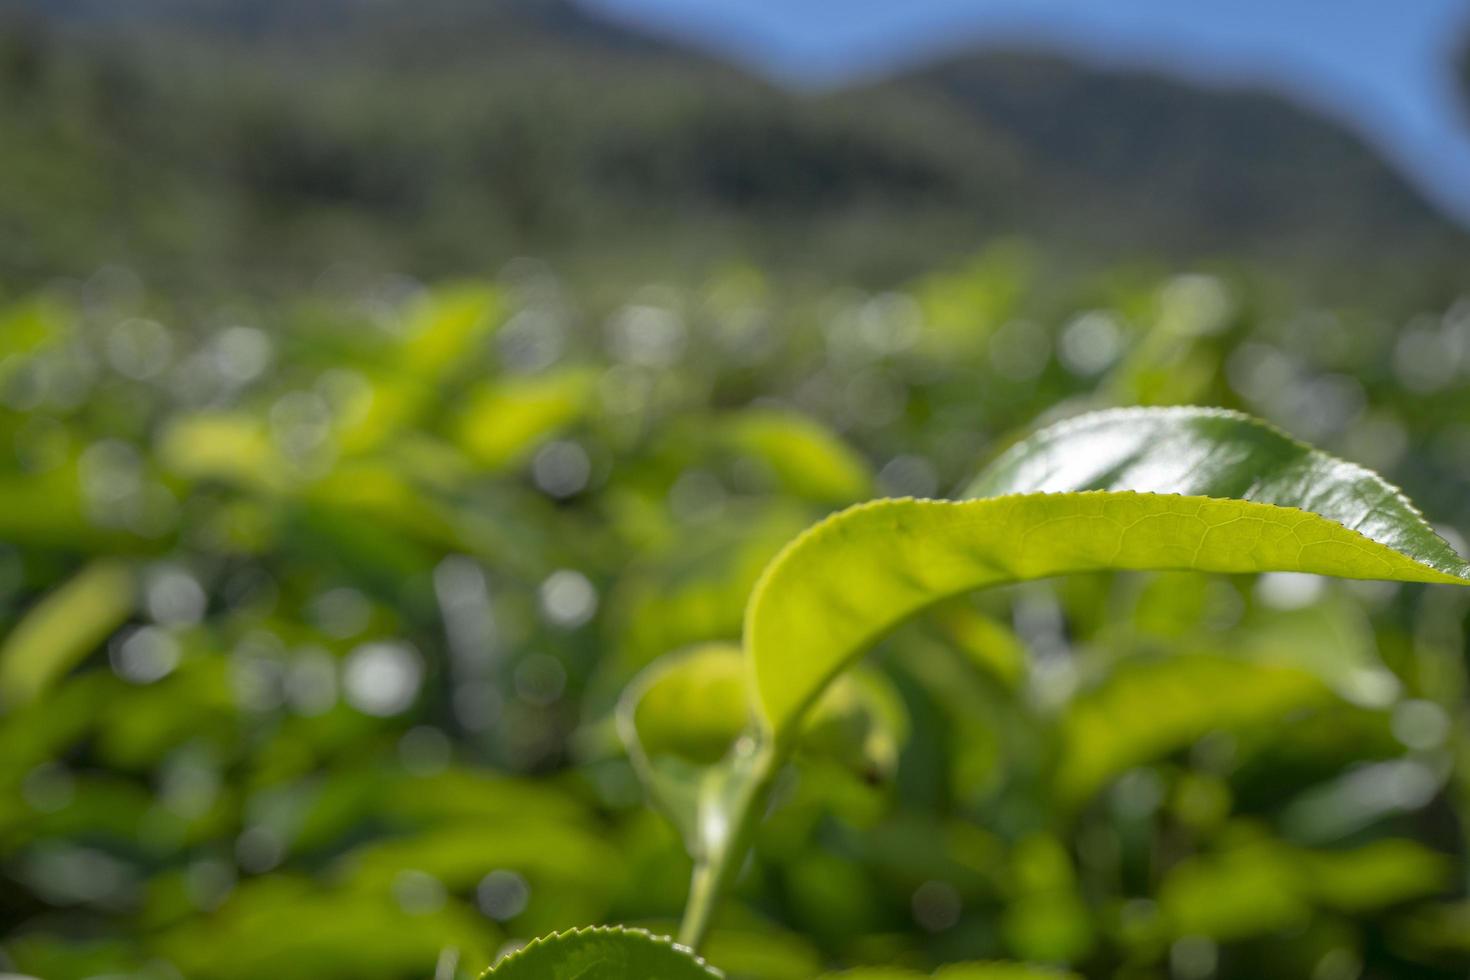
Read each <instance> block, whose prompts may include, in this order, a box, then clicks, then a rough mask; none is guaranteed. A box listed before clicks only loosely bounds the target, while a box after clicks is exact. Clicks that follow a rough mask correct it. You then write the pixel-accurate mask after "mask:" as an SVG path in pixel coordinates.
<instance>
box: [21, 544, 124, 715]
mask: <svg viewBox="0 0 1470 980" xmlns="http://www.w3.org/2000/svg"><path fill="white" fill-rule="evenodd" d="M134 591H135V590H134V585H133V574H132V572H131V571H130V570H129V569H128V567H127V566H126V565H124V564H122V563H121V562H116V561H108V560H102V561H97V562H94V563H92V564H91V565H88V566H87V567H86V568H84V569H82V570H81V571H80V572H78V573H77V574H76V576H75V577H73V578H72V579H71V580H70V581H69V582H67V583H66V584H65V585H63V586H61V587H60V588H58V589H56V590H55V591H54V592H52V593H51V594H50V595H47V596H46V597H45V598H44V599H42V600H41V601H40V602H38V603H36V605H35V606H33V607H32V608H31V610H30V611H29V612H28V613H27V614H26V616H25V618H24V619H22V620H21V621H20V622H19V623H18V624H17V625H16V627H15V629H13V630H11V632H10V635H9V636H7V637H6V638H5V642H4V644H3V645H0V701H3V703H4V704H6V705H9V706H14V705H17V704H24V703H27V702H29V701H31V700H33V699H34V698H36V697H37V696H39V695H40V694H42V693H43V692H44V691H45V690H46V689H47V688H48V687H50V686H51V684H52V682H54V681H55V680H56V679H57V678H59V677H60V676H61V675H63V674H65V673H66V672H67V671H68V670H70V669H71V668H72V667H74V666H75V665H76V664H77V662H78V661H80V660H81V659H82V658H83V657H85V656H86V655H87V654H89V653H91V652H92V650H94V649H95V648H96V646H97V644H99V643H101V642H102V641H103V640H104V639H106V638H107V636H108V634H110V633H111V632H112V631H113V630H115V629H117V628H118V627H119V626H121V625H122V624H123V623H124V622H125V621H126V620H127V618H128V616H129V615H130V614H131V613H132V611H133V602H134Z"/></svg>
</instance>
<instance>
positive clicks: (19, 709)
mask: <svg viewBox="0 0 1470 980" xmlns="http://www.w3.org/2000/svg"><path fill="white" fill-rule="evenodd" d="M1039 269H1040V266H1039V260H1038V258H1037V257H1036V256H1035V255H1033V254H1032V253H1030V252H1029V251H1027V250H1026V249H1024V248H1022V247H1019V246H998V247H996V248H993V249H991V250H990V251H987V252H985V253H983V254H980V255H977V256H975V257H974V258H973V259H971V260H969V261H967V262H964V263H959V264H956V265H955V266H953V267H950V268H947V269H945V270H943V271H939V272H936V273H933V274H930V275H927V276H923V277H920V278H917V279H915V280H913V281H911V282H910V283H908V284H907V285H906V286H904V287H903V288H902V289H895V290H890V291H885V292H865V291H862V290H858V289H855V288H850V287H849V288H843V289H837V290H826V289H819V288H814V287H811V286H810V285H803V284H800V283H794V282H791V281H788V280H781V279H772V278H769V277H767V276H765V275H763V274H761V273H760V272H758V271H756V270H754V269H752V268H747V267H728V268H724V269H721V270H719V271H717V272H715V273H713V274H711V275H710V276H708V277H706V278H704V279H701V280H698V281H694V282H685V283H679V284H660V283H650V284H646V285H642V286H638V287H636V288H634V289H631V290H627V291H626V292H621V293H617V294H609V295H606V296H604V295H603V294H602V293H601V292H600V291H579V290H578V289H577V288H574V287H573V286H571V285H569V284H568V283H566V282H564V281H563V280H561V279H559V278H558V277H557V275H556V274H555V273H554V272H553V271H552V270H551V269H549V268H548V267H546V266H544V265H541V264H538V263H535V262H531V261H519V262H516V263H513V264H511V265H509V266H507V267H506V268H505V270H504V271H503V272H502V273H501V274H500V275H499V276H498V277H497V278H496V279H495V280H494V281H485V282H466V283H460V284H450V285H446V286H442V287H437V288H433V289H426V288H424V287H423V286H421V285H420V284H418V283H415V282H413V281H411V280H406V279H401V278H385V279H381V280H373V281H370V282H366V283H364V282H360V281H353V282H351V283H350V284H346V285H341V284H333V283H331V282H326V283H324V284H323V285H321V286H320V287H319V288H318V289H316V290H314V291H310V292H306V293H302V294H300V295H299V296H297V297H296V298H295V299H294V300H291V301H290V302H287V303H282V304H273V305H271V306H269V307H267V308H256V307H252V306H251V305H249V304H243V303H233V304H230V303H221V304H205V303H202V302H199V301H189V302H184V301H179V300H175V301H174V302H172V303H170V302H167V301H165V300H164V299H163V298H162V297H160V296H159V295H157V294H154V293H150V292H149V291H148V289H146V288H145V286H144V284H143V283H141V282H140V281H139V279H138V278H137V277H136V276H134V275H133V274H131V273H129V272H128V271H127V270H124V269H121V268H116V267H109V268H106V269H103V270H102V271H100V272H98V273H96V274H95V275H93V276H91V277H90V278H88V279H86V280H82V281H58V282H56V283H54V284H53V285H52V286H51V287H50V288H48V289H46V290H42V291H39V292H36V293H34V294H31V295H28V296H25V297H21V298H18V299H15V300H13V301H11V302H9V303H8V304H7V305H5V306H4V307H3V308H0V439H3V440H4V441H5V443H6V445H7V447H8V449H7V453H6V455H5V456H4V457H3V459H4V463H3V469H0V541H3V542H4V545H3V547H0V780H3V784H4V791H3V793H0V877H3V883H4V884H3V887H0V930H3V931H0V955H3V961H0V965H4V966H5V967H7V968H9V969H13V970H14V971H15V972H18V973H21V974H26V975H32V976H37V977H45V978H47V980H69V978H78V980H80V978H85V977H97V976H104V975H105V976H132V977H138V978H149V980H174V978H180V977H188V978H190V980H196V978H199V980H212V978H220V980H230V978H241V980H245V978H258V977H262V976H269V977H279V978H282V980H289V978H294V977H301V978H307V977H310V978H313V980H329V978H343V980H346V978H349V977H350V978H354V980H362V978H383V980H391V978H408V977H428V976H431V975H432V976H435V977H436V978H437V980H450V978H455V977H469V976H473V975H475V974H476V972H477V971H479V970H481V969H483V968H484V967H486V966H488V965H489V964H490V963H491V962H493V961H494V959H495V958H496V956H497V954H498V953H499V952H501V951H502V950H504V949H507V948H512V947H513V945H515V944H518V943H521V942H524V941H526V940H528V939H530V938H532V937H535V936H538V935H545V934H549V933H551V932H555V931H559V930H565V929H568V928H572V927H578V926H585V925H589V924H593V923H623V924H628V925H637V926H645V927H648V928H649V929H651V930H652V931H654V932H655V933H667V932H668V931H670V929H671V926H672V921H673V918H674V916H676V915H677V913H678V910H679V908H680V906H681V904H682V902H683V899H684V891H685V888H686V884H687V878H688V874H689V866H688V861H687V859H686V858H685V857H684V856H683V853H684V852H683V848H682V846H681V843H680V840H679V839H678V836H677V835H676V833H675V831H674V830H673V829H671V828H670V827H668V826H666V825H665V824H664V823H663V822H662V821H661V819H660V818H659V817H658V816H657V815H656V814H654V813H652V812H650V811H649V810H648V809H647V808H646V807H645V806H644V804H643V801H642V798H641V795H640V791H639V789H638V786H637V782H636V780H635V777H634V774H633V771H632V768H631V763H630V761H629V760H628V759H627V758H626V757H625V756H624V753H623V751H622V749H621V748H620V746H619V742H618V739H617V737H616V733H615V731H614V721H613V706H614V701H615V698H616V695H617V692H618V691H619V690H621V689H622V687H623V686H624V685H625V684H626V683H627V681H628V680H629V679H630V678H631V677H632V676H633V675H634V674H635V673H636V672H637V671H638V670H639V669H641V668H642V667H644V666H645V665H647V664H648V663H649V662H650V661H652V660H653V659H654V658H656V657H658V656H660V655H662V654H664V653H667V652H669V651H672V650H677V649H681V648H685V647H690V646H697V645H707V644H718V643H722V642H726V641H730V640H735V639H738V637H739V631H740V616H741V611H742V609H743V607H744V604H745V601H746V598H747V595H748V593H749V591H750V588H751V585H752V584H753V581H754V578H755V576H756V575H757V573H758V572H759V571H760V569H761V567H762V566H763V565H764V564H765V562H766V561H767V560H768V559H769V558H770V557H771V556H772V555H773V554H774V553H775V552H776V551H777V550H778V549H779V548H780V547H781V545H782V544H784V543H785V542H786V541H787V540H788V539H789V538H790V537H792V536H793V535H794V534H795V533H797V532H798V531H799V530H800V529H801V528H803V527H805V526H806V525H807V524H808V523H810V522H811V521H812V520H813V519H815V518H817V517H820V516H822V515H823V514H826V513H829V512H831V511H833V510H835V509H837V508H840V507H842V506H844V505H846V504H849V503H852V502H854V501H858V500H862V499H866V498H868V497H871V496H873V495H875V494H884V495H914V496H926V495H933V494H936V493H945V492H950V491H952V490H953V489H954V488H956V487H958V486H961V485H962V484H963V481H965V480H966V479H967V478H968V477H969V476H971V475H972V474H973V472H974V471H975V470H976V469H977V467H978V465H979V464H980V463H981V462H982V461H983V460H985V459H986V458H988V457H989V456H990V455H992V454H993V453H994V452H996V451H997V450H999V449H1000V448H1002V447H1004V446H1005V445H1007V444H1008V443H1009V442H1010V441H1012V440H1013V439H1014V438H1016V437H1017V436H1018V435H1020V434H1021V427H1022V426H1025V425H1028V424H1029V423H1030V422H1031V421H1032V420H1033V419H1036V418H1049V417H1056V416H1059V415H1062V414H1066V413H1070V412H1073V411H1076V410H1079V409H1081V408H1087V407H1102V406H1106V405H1111V404H1135V403H1138V404H1184V403H1209V404H1219V405H1226V406H1235V407H1241V408H1244V409H1247V410H1249V411H1251V412H1253V413H1255V414H1258V415H1261V416H1264V417H1266V418H1269V419H1272V420H1274V421H1276V422H1277V423H1278V424H1280V425H1282V426H1283V427H1284V428H1286V429H1288V430H1290V431H1291V432H1293V433H1295V434H1298V435H1300V436H1302V437H1304V438H1309V439H1311V440H1313V441H1315V442H1316V443H1318V444H1320V445H1322V446H1324V447H1326V448H1329V449H1331V450H1333V451H1335V452H1337V453H1339V454H1340V455H1343V456H1345V457H1347V458H1349V459H1355V460H1358V461H1361V462H1363V463H1366V464H1369V465H1372V466H1374V467H1376V468H1378V469H1380V470H1381V471H1382V472H1384V473H1386V474H1388V475H1390V476H1391V477H1392V478H1394V479H1395V480H1396V481H1397V482H1399V483H1401V484H1402V485H1404V486H1405V488H1406V489H1407V490H1408V491H1409V492H1410V493H1411V494H1412V495H1413V496H1414V497H1415V498H1416V499H1417V500H1419V501H1420V502H1421V503H1422V504H1423V505H1424V507H1425V509H1426V511H1427V512H1429V513H1432V514H1434V515H1436V517H1439V518H1443V519H1445V520H1447V521H1449V522H1450V523H1451V527H1449V528H1446V532H1447V533H1448V534H1451V535H1453V534H1454V531H1453V528H1454V527H1459V528H1466V527H1470V494H1467V493H1466V490H1467V487H1470V423H1467V421H1466V420H1465V417H1464V412H1463V406H1464V404H1465V403H1466V402H1465V400H1466V398H1467V397H1470V304H1467V303H1466V302H1460V303H1443V302H1439V303H1438V305H1435V306H1417V305H1416V306H1414V307H1412V312H1411V314H1410V315H1409V316H1407V317H1399V318H1394V317H1390V316H1386V315H1384V314H1382V313H1379V312H1371V313H1370V312H1364V311H1362V310H1355V309H1332V308H1320V309H1308V310H1305V311H1304V310H1303V308H1302V306H1301V305H1300V304H1298V303H1295V302H1292V301H1290V300H1283V299H1282V298H1281V297H1280V296H1279V295H1277V294H1276V293H1274V292H1273V291H1272V290H1271V289H1270V288H1267V287H1266V286H1264V285H1263V284H1262V281H1261V280H1259V279H1257V278H1254V277H1252V276H1249V275H1245V274H1238V273H1225V272H1222V273H1220V274H1208V275H1207V274H1190V275H1184V276H1175V277H1156V276H1153V275H1149V274H1146V273H1142V272H1139V271H1137V270H1131V269H1127V268H1119V269H1117V270H1114V271H1112V272H1110V273H1109V274H1106V275H1099V276H1084V277H1079V278H1075V279H1072V280H1066V279H1060V278H1056V277H1052V276H1050V275H1043V274H1041V272H1040V271H1039ZM1059 283H1060V284H1063V285H1060V286H1059ZM594 293H595V294H594ZM856 600H857V601H860V597H856ZM1465 603H1466V600H1465V599H1464V598H1463V597H1462V596H1460V595H1459V594H1458V592H1457V591H1454V590H1451V591H1426V590H1421V589H1419V588H1416V587H1409V586H1405V587H1396V586H1382V585H1374V584H1367V585H1365V584H1361V583H1359V584H1341V583H1337V584H1331V583H1325V582H1322V581H1319V580H1317V579H1312V578H1305V577H1301V576H1290V575H1274V576H1264V577H1261V578H1260V579H1258V580H1239V579H1228V580H1227V579H1219V578H1211V577H1208V576H1202V575H1185V574H1151V575H1115V576H1084V577H1081V578H1076V579H1069V580H1067V581H1064V582H1057V583H1031V584H1028V585H1025V586H1022V587H1017V588H1012V589H1006V590H1002V591H999V592H996V593H992V594H985V595H982V596H979V597H976V598H972V599H965V600H957V601H953V602H950V603H947V604H945V605H943V606H942V607H940V608H938V609H936V610H934V611H932V612H931V613H928V614H926V615H924V616H923V617H921V618H920V619H919V620H917V621H916V622H914V623H912V624H910V625H909V626H906V627H905V628H903V629H902V630H901V631H900V632H899V633H898V634H896V635H895V636H893V637H892V638H891V639H889V640H888V641H886V642H885V643H884V644H883V645H882V646H881V647H880V649H879V650H877V651H876V652H875V654H874V655H873V657H872V658H871V662H870V666H871V668H872V670H871V676H870V678H869V682H870V683H868V682H865V683H868V686H867V687H865V688H864V690H867V691H875V692H877V693H876V694H871V695H867V694H863V695H853V697H854V698H855V702H854V703H857V704H859V705H870V706H871V705H878V706H879V708H878V709H874V710H863V711H859V712H856V713H852V712H846V713H844V710H843V709H842V707H841V706H840V705H839V706H838V707H837V708H836V709H834V711H833V712H832V713H831V714H830V715H829V716H826V718H825V720H822V719H819V721H821V722H822V723H821V724H817V725H815V726H814V728H813V730H812V732H811V733H810V741H811V751H810V752H807V753H806V756H807V757H806V758H805V760H804V762H803V765H802V766H801V767H800V769H799V772H798V773H796V774H794V775H792V776H791V777H789V778H788V779H786V780H785V781H784V782H783V783H782V784H781V785H780V786H779V787H778V788H777V792H776V800H775V804H774V806H773V811H772V814H771V816H770V818H769V820H768V821H767V822H766V823H765V824H764V826H763V828H762V830H761V832H760V837H759V840H758V841H757V845H756V852H755V855H754V857H753V860H752V862H751V864H750V866H749V868H748V869H747V873H746V875H745V876H744V878H743V879H742V882H741V884H740V887H739V889H738V894H737V896H736V898H735V900H734V901H733V902H732V903H731V905H730V907H729V908H728V909H726V910H725V912H724V913H723V914H722V916H721V917H720V918H719V919H717V921H716V928H715V930H714V933H713V934H712V936H711V939H710V942H709V944H708V946H707V948H706V950H705V952H706V954H707V956H708V959H709V960H710V962H711V963H713V964H715V965H717V966H719V967H720V968H721V969H723V970H724V971H725V972H726V973H727V975H728V976H730V977H731V978H737V980H738V978H746V980H807V978H810V977H813V976H817V975H819V974H821V973H823V972H825V971H829V970H838V969H848V968H864V970H863V971H860V972H857V973H854V974H851V975H852V976H859V977H860V976H872V977H880V976H881V977H888V976H922V975H927V974H929V973H930V972H931V971H933V970H935V969H937V968H940V967H942V965H943V964H945V963H949V962H956V961H988V960H1011V961H1024V962H1028V963H1032V964H1036V965H1038V966H1040V967H1054V968H1057V969H1064V970H1068V969H1069V970H1072V971H1075V972H1076V973H1077V974H1081V975H1085V976H1089V977H1113V978H1118V980H1125V978H1146V977H1177V978H1180V980H1206V978H1211V977H1219V978H1246V977H1251V978H1275V977H1280V978H1301V977H1312V978H1314V980H1353V978H1357V977H1366V976H1371V977H1416V978H1422V977H1436V976H1444V977H1452V976H1463V975H1464V971H1465V969H1466V967H1467V965H1470V946H1467V944H1466V939H1465V937H1466V936H1467V935H1470V929H1467V923H1470V904H1467V903H1466V884H1467V881H1470V870H1467V864H1466V856H1465V855H1466V843H1465V834H1466V829H1467V827H1470V742H1467V736H1466V733H1467V727H1466V726H1467V713H1466V712H1467V691H1466V688H1465V648H1466V644H1465V627H1466V622H1467V613H1470V609H1467V607H1466V604H1465ZM701 649H703V650H704V651H705V654H704V655H705V656H707V657H710V659H711V663H712V664H713V665H715V668H716V669H717V667H718V659H719V658H718V656H717V655H716V654H717V652H718V650H719V649H720V648H719V647H717V646H703V647H701ZM712 651H713V652H712ZM669 701H670V703H671V704H673V705H676V706H678V705H680V704H685V706H686V707H688V709H689V711H688V717H686V718H684V719H683V720H682V722H681V724H683V725H685V726H686V727H685V728H684V729H681V730H680V731H679V732H677V733H673V734H671V735H670V740H671V742H679V743H680V744H684V745H688V746H693V747H694V749H695V750H696V751H697V749H698V746H699V744H700V742H699V741H698V740H697V739H694V740H691V739H690V738H688V737H687V736H688V735H689V733H690V732H691V731H692V732H694V733H696V734H697V733H699V732H705V733H707V734H708V735H709V740H710V742H711V744H719V740H720V738H721V737H723V736H724V735H725V734H726V733H728V731H730V730H732V729H733V728H737V727H738V725H739V722H740V720H741V719H740V718H739V717H733V718H732V717H727V716H726V715H722V714H721V713H720V712H721V705H719V704H716V703H712V704H710V705H705V706H703V707H701V706H699V705H687V704H686V702H685V701H683V700H681V696H680V695H679V692H678V691H677V690H674V691H672V692H671V693H670V697H669ZM852 718H858V719H860V720H861V724H862V725H863V726H865V727H863V728H862V729H861V730H860V731H859V733H858V734H859V735H860V736H861V738H860V743H861V750H860V751H857V752H851V751H846V752H845V751H841V748H842V746H845V745H850V744H851V740H850V738H849V737H848V736H850V735H851V734H852V733H851V731H849V730H847V729H845V728H844V727H843V726H846V725H848V724H849V721H850V719H852ZM834 746H835V747H836V748H837V750H833V747H834ZM941 975H943V974H941ZM985 975H987V976H988V975H990V974H988V973H987V974H985ZM1019 975H1028V974H1019Z"/></svg>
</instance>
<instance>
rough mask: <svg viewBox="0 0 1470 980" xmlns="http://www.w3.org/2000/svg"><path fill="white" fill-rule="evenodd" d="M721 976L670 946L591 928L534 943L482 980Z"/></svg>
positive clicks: (639, 934) (704, 979)
mask: <svg viewBox="0 0 1470 980" xmlns="http://www.w3.org/2000/svg"><path fill="white" fill-rule="evenodd" d="M720 976H721V974H720V973H719V972H718V971H717V970H714V969H712V968H711V967H710V966H709V965H708V964H706V963H705V962H704V960H702V959H700V958H699V957H697V956H695V955H694V954H693V953H691V952H689V951H688V950H686V949H685V948H684V947H682V946H679V945H676V944H675V943H674V942H673V940H670V939H665V938H662V937H659V936H654V935H653V934H651V933H648V932H645V931H643V930H642V929H623V928H619V927H608V928H604V927H595V928H590V929H577V930H574V931H572V932H562V933H558V934H556V935H554V936H547V937H545V938H543V939H537V940H534V941H532V942H531V944H530V945H528V946H526V947H525V948H524V949H521V950H519V951H517V952H515V953H512V954H510V955H509V956H507V957H506V958H505V959H503V960H501V961H500V962H499V963H497V964H495V965H494V966H492V967H491V968H490V971H489V972H488V973H486V974H485V975H484V978H482V980H711V978H718V977H720Z"/></svg>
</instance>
